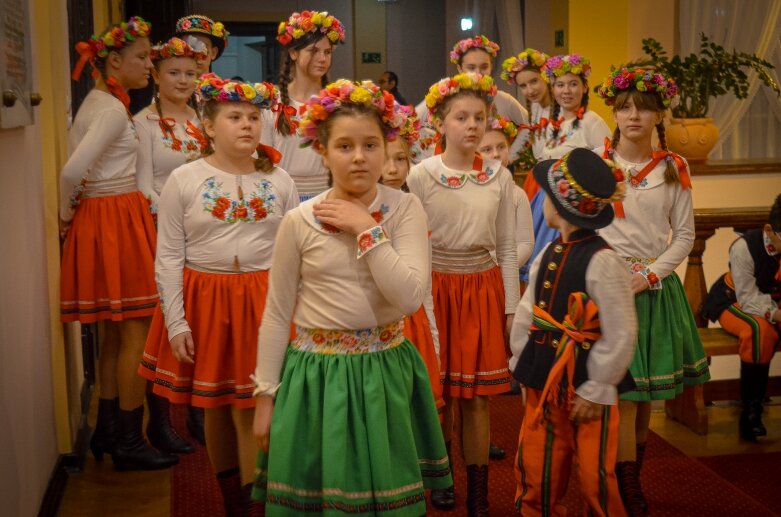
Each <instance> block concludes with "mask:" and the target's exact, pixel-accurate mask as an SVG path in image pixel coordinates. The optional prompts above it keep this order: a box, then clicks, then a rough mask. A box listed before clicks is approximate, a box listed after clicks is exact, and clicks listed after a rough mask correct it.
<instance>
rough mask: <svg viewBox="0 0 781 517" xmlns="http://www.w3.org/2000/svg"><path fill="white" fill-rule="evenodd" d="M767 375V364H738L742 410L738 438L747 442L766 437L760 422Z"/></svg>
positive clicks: (768, 366)
mask: <svg viewBox="0 0 781 517" xmlns="http://www.w3.org/2000/svg"><path fill="white" fill-rule="evenodd" d="M769 373H770V365H769V364H754V363H746V362H743V361H741V363H740V400H741V403H742V405H743V410H742V411H741V412H740V421H739V423H738V426H739V430H740V437H741V438H742V439H744V440H746V441H749V442H756V441H757V437H759V436H766V435H767V429H766V428H765V424H764V423H763V422H762V412H763V407H762V399H763V398H764V397H765V391H766V390H767V381H768V375H769Z"/></svg>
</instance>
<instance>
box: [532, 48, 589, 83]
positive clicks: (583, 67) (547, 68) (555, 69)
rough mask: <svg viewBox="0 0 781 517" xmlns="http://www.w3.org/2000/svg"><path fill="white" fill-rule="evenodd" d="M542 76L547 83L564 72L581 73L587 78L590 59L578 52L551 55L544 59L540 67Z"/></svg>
mask: <svg viewBox="0 0 781 517" xmlns="http://www.w3.org/2000/svg"><path fill="white" fill-rule="evenodd" d="M542 72H543V75H542V78H543V79H545V82H547V83H553V81H555V80H556V78H557V77H561V76H562V75H565V74H575V75H581V76H583V78H584V79H587V78H588V76H589V75H591V61H589V60H588V59H586V58H585V57H581V55H580V54H563V55H558V56H553V57H551V58H548V60H547V61H545V65H544V66H543V67H542Z"/></svg>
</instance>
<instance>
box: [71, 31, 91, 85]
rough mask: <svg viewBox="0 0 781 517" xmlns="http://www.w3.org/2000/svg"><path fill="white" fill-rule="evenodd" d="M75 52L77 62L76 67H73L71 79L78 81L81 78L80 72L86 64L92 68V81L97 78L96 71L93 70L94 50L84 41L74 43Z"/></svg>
mask: <svg viewBox="0 0 781 517" xmlns="http://www.w3.org/2000/svg"><path fill="white" fill-rule="evenodd" d="M76 52H78V53H79V60H78V61H77V62H76V66H75V67H73V73H72V74H71V79H73V80H74V81H78V80H79V77H81V72H82V71H83V70H84V67H85V66H87V63H89V64H90V66H91V67H92V77H93V79H94V78H97V77H98V70H97V69H96V68H95V50H94V49H93V48H92V46H91V45H90V44H89V43H87V42H86V41H80V42H78V43H76Z"/></svg>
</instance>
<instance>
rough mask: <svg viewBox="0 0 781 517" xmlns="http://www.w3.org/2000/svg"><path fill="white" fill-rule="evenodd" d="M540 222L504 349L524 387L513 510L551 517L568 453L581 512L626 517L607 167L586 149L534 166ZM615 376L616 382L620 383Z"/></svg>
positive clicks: (623, 284) (624, 313) (620, 319)
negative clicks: (545, 239)
mask: <svg viewBox="0 0 781 517" xmlns="http://www.w3.org/2000/svg"><path fill="white" fill-rule="evenodd" d="M534 176H535V178H536V179H537V182H538V183H539V184H540V185H541V187H542V192H544V193H545V202H544V207H545V219H546V220H547V221H548V224H550V225H553V226H556V227H557V228H558V229H559V232H560V237H559V238H557V239H556V240H555V241H554V242H552V243H551V244H549V245H548V246H547V247H546V248H545V250H544V251H543V252H542V253H541V254H540V256H539V257H537V259H535V261H534V263H533V264H532V269H531V275H530V277H531V282H530V283H529V288H528V289H527V290H526V292H525V293H524V295H523V299H522V300H521V303H520V305H519V306H518V312H517V315H516V319H515V322H514V324H513V329H512V335H511V338H510V344H511V347H512V353H513V357H512V359H511V361H510V369H512V370H513V374H514V376H515V378H516V379H517V380H518V381H519V382H520V383H521V384H523V385H524V386H526V393H527V402H526V412H525V415H524V418H523V423H522V424H521V432H520V440H519V445H518V454H517V457H516V467H515V474H516V476H515V477H516V480H517V482H518V486H517V490H516V512H518V513H520V514H521V515H524V516H537V515H560V514H563V513H566V509H564V511H563V512H562V508H561V505H560V504H559V501H561V498H562V497H564V493H565V492H566V491H567V485H568V484H569V477H570V470H571V467H572V459H573V456H577V458H578V464H579V476H580V485H581V491H582V493H583V497H584V499H585V500H586V504H587V505H588V510H589V512H588V513H589V515H600V516H603V517H604V516H608V515H610V516H619V517H620V516H623V515H626V513H625V512H624V507H623V505H622V504H621V496H620V495H619V492H618V486H617V483H616V477H615V472H614V466H615V460H616V451H617V447H618V445H617V440H618V416H619V415H618V412H617V411H616V409H617V408H616V404H617V402H618V397H617V393H618V392H620V391H623V390H624V389H626V388H627V387H628V386H631V379H629V378H628V376H627V366H629V363H630V361H631V360H632V355H633V353H634V347H633V343H634V339H635V335H636V330H637V323H636V321H635V313H634V310H633V309H634V308H633V306H632V290H631V288H630V284H629V273H628V272H627V271H626V269H624V268H623V267H622V261H621V259H620V258H619V257H618V255H617V254H616V253H615V252H613V251H612V250H611V249H610V247H609V246H608V245H607V243H606V242H605V241H604V240H603V239H602V238H601V237H599V236H597V234H596V233H595V230H596V229H599V228H601V227H604V226H605V225H607V224H609V223H610V221H611V220H612V219H613V208H612V206H611V203H612V202H615V201H617V200H619V199H621V195H622V191H623V184H620V185H617V184H616V178H615V177H614V175H613V171H612V170H611V168H610V167H609V166H608V165H607V164H606V163H605V161H604V160H602V159H601V158H600V157H599V156H597V155H595V154H594V153H592V152H591V151H589V150H586V149H575V150H573V151H572V152H571V153H569V154H568V155H565V156H564V157H562V158H561V159H559V160H545V161H542V162H540V163H538V164H537V165H536V166H535V167H534ZM622 379H623V381H622Z"/></svg>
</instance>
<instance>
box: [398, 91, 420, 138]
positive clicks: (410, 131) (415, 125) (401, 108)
mask: <svg viewBox="0 0 781 517" xmlns="http://www.w3.org/2000/svg"><path fill="white" fill-rule="evenodd" d="M393 109H394V111H395V118H396V120H397V123H398V127H399V136H400V137H401V138H403V139H404V140H405V141H406V142H407V144H408V145H412V144H414V143H415V142H416V141H417V140H418V138H420V119H418V114H417V113H415V110H414V109H412V108H411V107H410V106H405V105H403V104H399V103H398V102H396V103H394V105H393Z"/></svg>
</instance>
